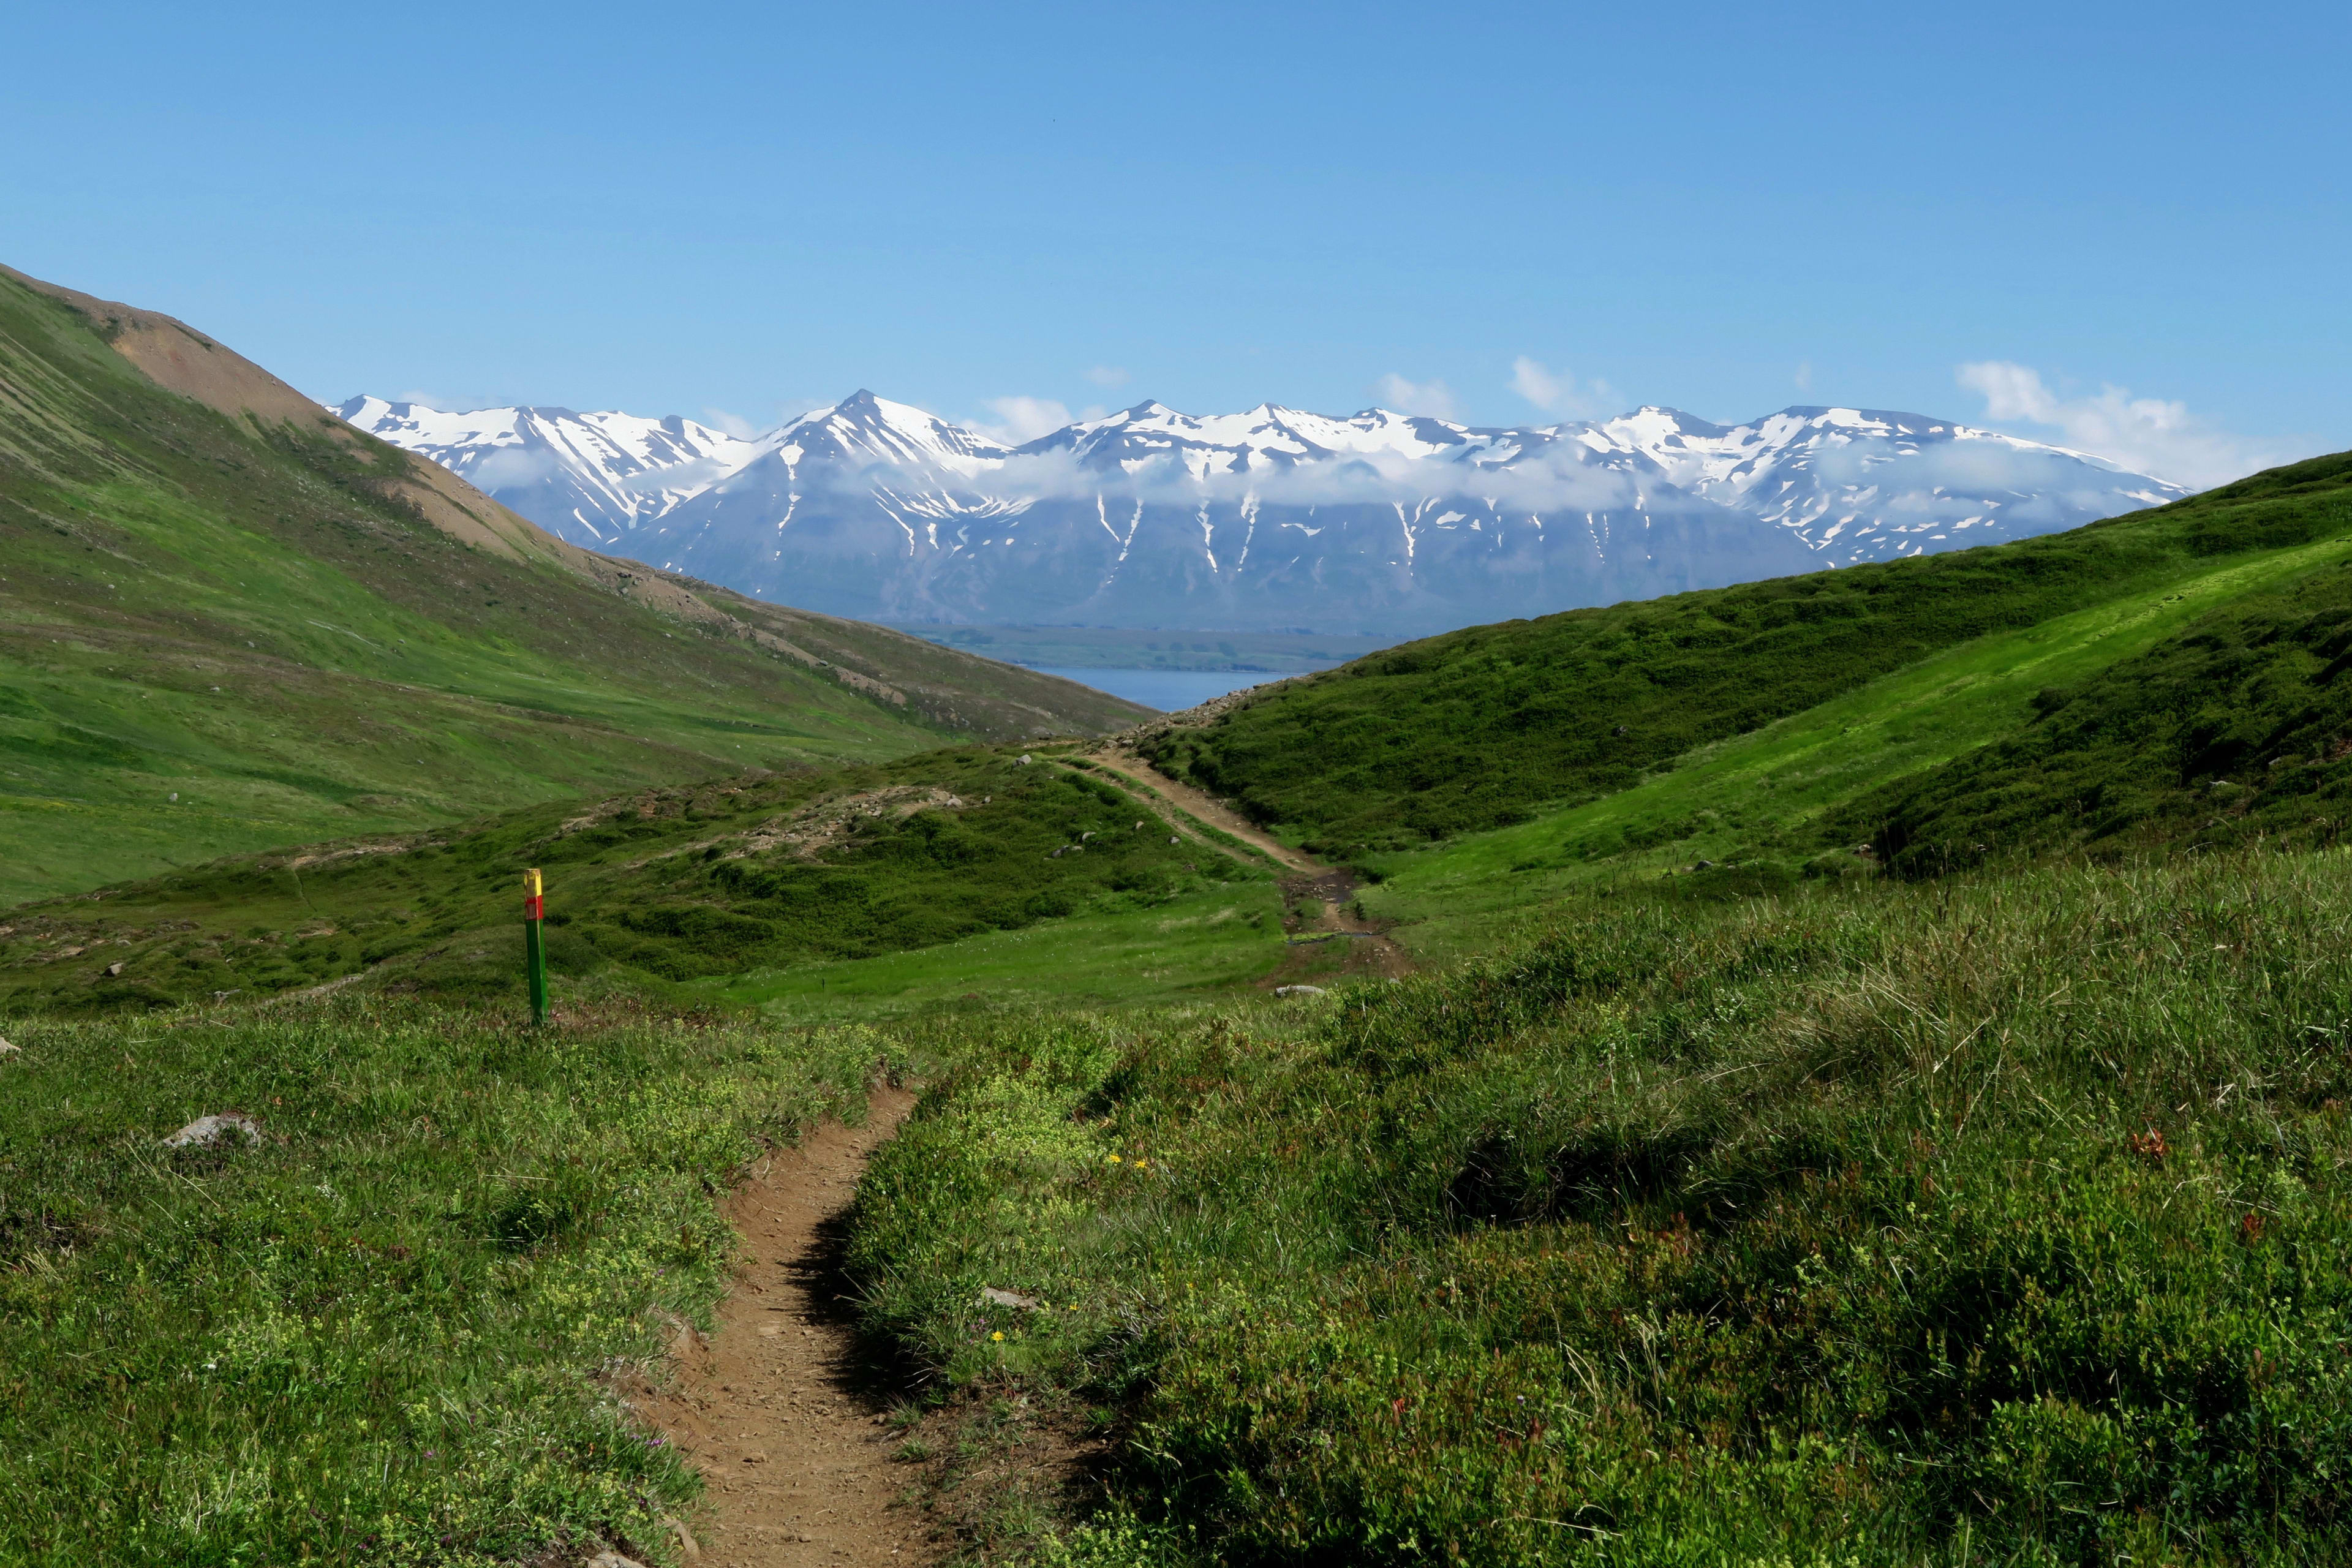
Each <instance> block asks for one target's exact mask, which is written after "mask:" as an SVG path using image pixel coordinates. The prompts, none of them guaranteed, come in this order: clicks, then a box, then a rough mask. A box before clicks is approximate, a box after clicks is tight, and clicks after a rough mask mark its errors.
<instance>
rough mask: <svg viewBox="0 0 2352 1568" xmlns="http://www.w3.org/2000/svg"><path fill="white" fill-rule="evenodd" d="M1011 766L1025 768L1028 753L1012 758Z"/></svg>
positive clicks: (1027, 762)
mask: <svg viewBox="0 0 2352 1568" xmlns="http://www.w3.org/2000/svg"><path fill="white" fill-rule="evenodd" d="M1028 765H1029V753H1028V752H1022V753H1021V754H1020V755H1019V756H1017V757H1015V758H1013V766H1014V767H1018V768H1025V767H1027V766H1028Z"/></svg>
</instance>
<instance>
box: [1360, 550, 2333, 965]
mask: <svg viewBox="0 0 2352 1568" xmlns="http://www.w3.org/2000/svg"><path fill="white" fill-rule="evenodd" d="M2347 560H2352V550H2347V545H2346V543H2345V542H2342V541H2338V540H2329V541H2325V542H2320V543H2317V544H2310V545H2303V546H2298V547H2295V548H2292V549H2287V550H2282V551H2273V552H2255V553H2252V554H2251V555H2248V556H2245V557H2238V558H2232V559H2230V560H2228V561H2226V562H2224V563H2220V564H2217V565H2216V566H2214V567H2213V568H2212V569H2211V570H2210V571H2208V572H2206V573H2204V574H2201V575H2199V576H2195V577H2189V578H2182V579H2176V580H2171V581H2168V582H2166V583H2163V584H2158V585H2157V586H2155V587H2152V588H2148V589H2145V590H2143V591H2141V592H2139V593H2137V594H2131V595H2119V596H2117V597H2116V598H2113V599H2110V600H2108V601H2107V602H2105V604H2102V605H2097V606H2095V607H2093V608H2091V609H2086V610H2081V611H2077V612H2075V613H2074V614H2073V615H2069V616H2056V617H2053V619H2051V620H2048V621H2044V622H2042V623H2041V624H2040V625H2037V626H2032V627H2029V628H2027V629H2025V630H2022V631H2016V632H2007V633H1999V634H1995V635H1993V636H1990V637H1980V638H1978V639H1975V640H1973V641H1970V642H1967V643H1963V644H1960V645H1959V646H1958V647H1952V648H1948V649H1946V650H1944V651H1942V652H1940V653H1937V654H1934V655H1931V656H1929V657H1928V658H1923V659H1921V660H1919V661H1918V662H1916V663H1915V664H1912V665H1909V666H1907V667H1906V668H1903V669H1900V670H1897V671H1896V672H1895V673H1894V674H1891V675H1887V676H1883V677H1881V678H1880V679H1877V680H1874V681H1872V682H1871V683H1869V684H1868V685H1866V686H1864V687H1861V688H1859V689H1856V690H1853V691H1850V692H1846V693H1844V694H1843V695H1841V696H1838V697H1835V698H1832V699H1831V700H1828V701H1826V702H1823V703H1821V704H1820V705H1818V706H1816V707H1814V708H1811V709H1808V710H1805V711H1804V712H1802V713H1799V714H1796V715H1794V716H1792V717H1790V718H1787V719H1782V720H1780V721H1777V722H1775V723H1772V724H1769V725H1766V726H1764V727H1763V728H1761V729H1759V730H1755V731H1749V732H1748V733H1747V734H1744V735H1739V736H1736V737H1734V738H1732V739H1730V740H1727V741H1721V742H1716V743H1714V744H1712V745H1707V746H1702V747H1698V748H1696V750H1694V751H1693V752H1690V753H1688V754H1686V755H1685V756H1683V757H1680V758H1677V759H1675V763H1674V764H1673V765H1672V766H1671V767H1669V768H1667V769H1664V770H1663V771H1659V772H1654V773H1649V774H1646V775H1644V776H1643V777H1642V778H1641V779H1640V780H1638V781H1637V782H1636V783H1635V784H1633V785H1632V786H1631V787H1629V788H1626V789H1623V790H1621V791H1619V792H1617V793H1615V794H1613V795H1604V796H1602V797H1601V798H1600V799H1598V800H1595V801H1591V802H1589V803H1587V804H1585V805H1577V806H1571V807H1568V808H1565V809H1558V810H1552V811H1545V812H1540V813H1538V815H1537V816H1535V817H1534V818H1533V819H1532V820H1530V821H1528V822H1526V823H1522V824H1519V825H1517V826H1509V827H1504V828H1498V829H1495V830H1493V831H1490V832H1486V833H1482V834H1468V835H1464V836H1462V837H1458V838H1454V839H1452V840H1449V841H1447V842H1445V843H1444V844H1442V845H1439V846H1436V847H1433V848H1430V849H1425V850H1420V851H1412V852H1404V853H1395V854H1387V855H1376V856H1371V857H1368V859H1369V861H1370V865H1371V867H1372V868H1374V869H1375V870H1377V871H1378V872H1379V873H1380V874H1381V877H1382V880H1381V883H1380V885H1379V886H1378V887H1376V888H1373V889H1368V890H1367V891H1366V892H1365V894H1364V903H1365V906H1366V908H1367V909H1368V910H1370V912H1372V913H1374V914H1376V915H1379V916H1381V917H1382V918H1385V919H1390V920H1396V921H1407V922H1411V923H1410V925H1409V926H1408V928H1407V929H1406V930H1404V931H1401V932H1400V933H1399V934H1400V936H1401V937H1402V940H1404V941H1406V942H1409V943H1410V944H1411V945H1412V947H1413V948H1414V950H1415V951H1416V952H1423V953H1425V954H1427V955H1429V956H1432V957H1440V956H1452V955H1454V954H1456V953H1459V952H1465V951H1468V950H1470V949H1472V948H1475V945H1476V944H1477V943H1478V942H1480V941H1481V940H1482V935H1483V933H1484V932H1486V931H1488V930H1490V929H1492V928H1494V927H1495V925H1496V921H1501V922H1502V923H1504V924H1507V923H1508V922H1509V921H1510V920H1512V919H1514V918H1516V911H1518V910H1523V909H1525V908H1527V907H1528V906H1529V905H1531V904H1537V903H1540V902H1543V901H1545V900H1552V899H1558V898H1561V897H1566V896H1570V895H1573V894H1576V893H1578V892H1582V891H1589V890H1591V889H1600V888H1605V887H1608V886H1611V885H1612V884H1615V883H1618V882H1621V881H1623V880H1625V879H1644V878H1654V877H1658V876H1661V875H1664V874H1667V873H1670V872H1687V871H1688V870H1689V868H1691V867H1692V866H1693V865H1695V864H1696V863H1697V862H1700V861H1702V860H1711V861H1714V862H1717V864H1718V865H1720V866H1723V867H1725V868H1726V869H1725V870H1722V871H1718V872H1717V873H1715V874H1713V875H1712V876H1711V877H1705V878H1701V879H1698V880H1697V881H1696V882H1694V883H1691V884H1689V886H1690V887H1691V888H1692V889H1694V890H1696V889H1700V888H1705V887H1708V886H1714V887H1717V888H1720V889H1721V890H1725V891H1737V890H1739V889H1740V888H1741V887H1743V886H1744V887H1745V889H1746V890H1749V891H1753V890H1757V889H1758V888H1759V887H1762V886H1769V885H1784V884H1786V883H1787V882H1789V881H1791V880H1793V879H1795V878H1796V877H1798V876H1800V875H1803V874H1808V873H1810V874H1814V875H1819V874H1822V873H1824V872H1827V873H1830V874H1837V873H1839V872H1840V871H1848V870H1852V871H1858V870H1861V869H1863V868H1864V862H1862V861H1861V860H1859V859H1857V858H1855V857H1853V856H1852V855H1851V854H1850V853H1849V849H1850V847H1851V846H1852V845H1853V843H1854V842H1856V841H1858V840H1875V839H1882V838H1885V837H1886V826H1885V824H1886V819H1887V817H1888V815H1889V812H1890V811H1891V810H1892V809H1893V806H1892V805H1891V804H1889V803H1888V802H1887V801H1885V799H1883V798H1882V797H1883V796H1884V795H1885V792H1888V791H1895V792H1897V793H1898V795H1900V797H1901V798H1903V799H1909V798H1911V796H1910V795H1908V794H1904V793H1902V792H1905V791H1906V790H1908V789H1909V788H1910V787H1911V786H1910V785H1908V784H1904V783H1903V782H1902V781H1908V780H1917V781H1922V783H1923V784H1924V782H1925V781H1927V780H1935V781H1941V782H1939V783H1938V784H1937V786H1936V787H1937V789H1938V790H1944V791H1947V792H1953V791H1956V792H1958V793H1960V794H1963V795H1973V794H1974V793H1975V790H1976V787H1977V786H1976V784H1974V783H1969V782H1963V781H1980V780H1981V779H1982V777H1983V775H1984V770H1985V769H1986V767H1988V766H1990V765H1992V761H1993V758H1994V757H1995V755H1996V753H1995V752H1986V753H1985V754H1984V755H1983V756H1982V757H1978V758H1972V759H1971V758H1970V753H1972V752H1977V751H1978V749H1979V748H1982V747H1985V746H1987V745H1988V743H1990V742H1995V741H1999V740H2001V739H2002V738H2004V737H2008V736H2011V735H2012V734H2014V733H2015V732H2017V731H2020V730H2021V729H2023V730H2026V731H2029V732H2035V731H2037V730H2038V728H2039V727H2040V720H2039V716H2038V713H2037V709H2036V706H2035V705H2036V702H2037V700H2040V701H2042V702H2044V703H2046V702H2047V701H2049V700H2050V699H2049V698H2048V697H2047V696H2044V695H2043V694H2044V693H2046V692H2050V691H2052V690H2053V689H2074V688H2076V687H2077V686H2078V685H2080V684H2082V683H2093V684H2094V685H2095V687H2096V688H2097V689H2107V687H2108V686H2109V685H2113V686H2115V687H2116V688H2117V689H2132V688H2133V686H2134V683H2135V681H2136V680H2137V677H2136V676H2134V675H2133V674H2131V673H2130V672H2132V671H2135V670H2137V669H2140V668H2143V667H2144V666H2145V665H2147V664H2148V663H2149V662H2151V661H2153V662H2155V663H2158V664H2161V663H2164V662H2165V661H2167V660H2168V659H2170V658H2173V657H2175V655H2176V654H2177V652H2178V651H2179V650H2181V649H2184V648H2188V647H2195V646H2200V645H2201V643H2202V642H2203V640H2204V639H2205V638H2207V637H2209V636H2210V627H2211V626H2214V625H2215V624H2217V623H2218V624H2228V625H2237V624H2242V622H2243V620H2244V619H2245V617H2247V616H2249V615H2251V616H2254V617H2255V618H2257V619H2260V620H2264V621H2267V619H2268V618H2269V615H2270V611H2271V608H2272V606H2273V605H2275V604H2276V603H2277V600H2276V598H2275V595H2276V593H2277V592H2278V591H2279V590H2280V589H2281V588H2282V586H2283V585H2284V586H2285V587H2286V588H2288V589H2290V590H2294V591H2301V592H2309V591H2311V589H2312V588H2313V587H2314V586H2316V587H2318V588H2319V589H2322V590H2333V589H2336V588H2337V586H2338V585H2339V584H2341V582H2342V579H2343V577H2344V572H2343V570H2342V567H2343V565H2344V563H2346V562H2347ZM2302 618H2303V617H2297V619H2302ZM2289 646H2292V647H2300V646H2301V645H2299V644H2290V645H2289ZM2094 709H2095V703H2086V704H2085V705H2084V708H2082V709H2078V710H2075V712H2076V714H2077V716H2079V717H2083V718H2084V719H2086V720H2087V719H2088V718H2089V715H2090V714H2091V713H2092V711H2093V710H2094ZM2254 711H2259V708H2256V709H2254ZM2094 722H2095V721H2094ZM1958 759H1969V760H1968V761H1967V762H1965V763H1963V762H1961V761H1958ZM2288 778H2302V779H2304V781H2305V784H2307V785H2311V786H2312V787H2314V788H2315V787H2317V784H2318V783H2319V781H2318V780H2316V779H2315V778H2312V777H2309V776H2306V775H2305V774H2302V773H2292V774H2285V775H2282V776H2281V778H2280V779H2279V780H2278V781H2276V782H2278V783H2281V784H2284V782H2285V781H2286V779H2288ZM2337 782H2338V783H2339V784H2347V785H2352V773H2347V776H2346V777H2345V778H2344V779H2343V780H2339V781H2337ZM2045 804H2046V803H2045ZM2053 820H2054V818H2053V816H2052V814H2051V813H2050V812H2048V811H2046V810H2044V811H2032V810H2029V811H2027V812H2024V813H2020V814H2013V815H2012V816H2011V819H2010V820H2008V821H2005V822H2003V823H2000V824H1999V825H1998V826H1995V825H1990V824H1988V825H1985V826H1982V827H1981V828H1979V830H1978V831H1977V832H1976V833H1975V836H1974V837H1973V838H1971V839H1970V840H1969V842H1972V843H1973V842H1987V843H1989V844H1997V845H2000V846H2001V847H2003V848H2004V849H2007V850H2014V849H2015V848H2017V847H2019V846H2020V845H2025V846H2029V847H2032V848H2036V849H2040V848H2045V847H2048V846H2049V837H2048V834H2047V831H2046V830H2047V828H2048V827H2049V826H2050V823H2051V822H2052V821H2053ZM1973 858H1977V857H1963V858H1962V860H1963V862H1965V861H1967V860H1971V859H1973ZM1726 884H1729V885H1728V886H1726Z"/></svg>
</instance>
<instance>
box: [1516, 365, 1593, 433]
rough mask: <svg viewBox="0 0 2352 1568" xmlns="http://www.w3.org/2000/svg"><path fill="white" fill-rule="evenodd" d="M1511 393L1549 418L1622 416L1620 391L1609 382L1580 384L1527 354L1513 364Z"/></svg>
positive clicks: (1565, 372) (1570, 374) (1571, 377)
mask: <svg viewBox="0 0 2352 1568" xmlns="http://www.w3.org/2000/svg"><path fill="white" fill-rule="evenodd" d="M1511 390H1512V391H1513V392H1516V393H1517V394H1518V395H1520V396H1521V397H1523V398H1525V399H1527V400H1528V402H1529V403H1532V404H1534V405H1536V406H1537V407H1538V408H1540V409H1542V410H1543V411H1544V412H1545V413H1546V414H1564V415H1568V416H1570V417H1575V418H1587V419H1589V418H1591V417H1593V416H1596V415H1602V414H1612V413H1615V412H1618V410H1617V409H1616V407H1615V406H1614V405H1615V404H1616V401H1617V390H1616V388H1614V387H1612V386H1611V385H1610V384H1608V383H1607V382H1605V381H1601V380H1600V379H1599V378H1597V377H1596V378H1595V379H1593V380H1591V381H1589V382H1585V383H1583V384H1579V383H1578V381H1577V379H1576V376H1575V374H1574V373H1573V372H1570V371H1565V370H1548V369H1546V368H1545V367H1544V366H1543V364H1542V363H1540V362H1538V361H1536V360H1532V359H1529V358H1528V356H1527V355H1525V354H1521V355H1520V356H1519V357H1518V358H1517V359H1515V360H1513V361H1512V362H1511Z"/></svg>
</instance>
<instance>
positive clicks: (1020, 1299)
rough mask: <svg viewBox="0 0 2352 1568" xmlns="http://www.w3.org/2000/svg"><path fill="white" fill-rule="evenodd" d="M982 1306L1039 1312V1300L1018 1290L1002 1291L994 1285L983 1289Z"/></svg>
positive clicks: (981, 1295)
mask: <svg viewBox="0 0 2352 1568" xmlns="http://www.w3.org/2000/svg"><path fill="white" fill-rule="evenodd" d="M980 1304H981V1305H982V1306H983V1307H1012V1308H1014V1309H1016V1310H1020V1311H1024V1312H1034V1311H1035V1310H1037V1298H1036V1297H1034V1296H1024V1295H1023V1294H1022V1293H1021V1292H1020V1291H1018V1290H1000V1289H997V1288H996V1287H995V1286H993V1285H986V1286H982V1288H981V1292H980Z"/></svg>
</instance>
